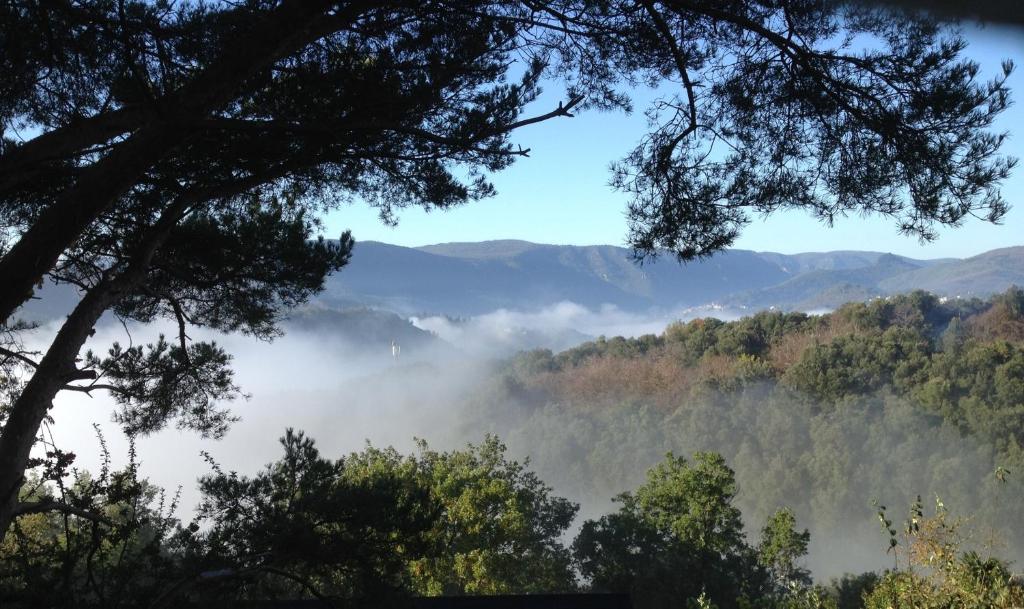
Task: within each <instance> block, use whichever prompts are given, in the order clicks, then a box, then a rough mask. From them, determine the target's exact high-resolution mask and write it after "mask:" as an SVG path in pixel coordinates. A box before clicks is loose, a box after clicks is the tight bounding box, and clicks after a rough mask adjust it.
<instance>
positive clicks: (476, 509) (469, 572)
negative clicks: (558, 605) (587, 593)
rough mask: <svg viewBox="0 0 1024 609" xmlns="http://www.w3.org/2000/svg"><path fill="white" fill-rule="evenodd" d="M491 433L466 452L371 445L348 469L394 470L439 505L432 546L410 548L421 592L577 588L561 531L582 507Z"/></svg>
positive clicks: (410, 565) (411, 567)
mask: <svg viewBox="0 0 1024 609" xmlns="http://www.w3.org/2000/svg"><path fill="white" fill-rule="evenodd" d="M505 451H506V448H505V445H504V444H502V443H501V441H500V440H498V438H496V437H494V436H488V437H487V438H486V439H485V440H484V441H483V442H482V443H481V444H478V445H472V444H471V445H469V446H468V447H466V448H465V449H463V450H456V451H452V452H444V453H441V452H436V451H433V450H430V449H429V448H428V447H427V444H426V443H425V442H423V441H420V443H419V454H418V455H416V456H409V457H405V458H402V457H401V456H400V455H399V454H398V453H397V452H395V451H394V450H393V449H391V450H383V451H382V450H375V449H367V450H365V451H363V452H362V453H359V454H355V455H352V456H351V457H350V458H349V460H348V468H349V472H350V475H355V476H360V475H363V473H362V472H375V471H388V472H399V473H400V475H402V476H404V477H406V478H408V479H410V480H415V481H416V483H417V484H419V485H422V488H423V489H424V491H425V492H427V493H428V494H429V496H430V497H431V499H432V501H433V502H434V503H435V505H436V506H437V509H438V516H437V518H436V519H435V520H433V521H432V523H431V527H430V529H429V530H428V531H427V532H426V533H425V535H424V537H425V539H426V540H427V546H426V548H425V549H424V550H423V551H421V553H419V554H412V553H410V554H409V557H408V568H409V571H410V574H411V588H412V589H413V590H414V591H416V592H418V593H419V594H423V595H429V596H434V595H440V594H444V595H459V594H513V593H515V594H526V593H541V592H553V591H571V590H573V589H575V581H574V574H573V570H572V559H571V556H570V554H569V552H568V550H567V549H566V548H565V547H564V546H563V545H562V543H561V541H560V537H561V536H562V535H563V534H564V533H565V531H566V530H567V529H568V528H569V526H570V525H571V524H572V521H573V518H575V516H576V512H577V511H578V509H579V506H578V505H576V504H574V503H572V502H570V501H568V500H566V499H563V498H561V497H555V496H552V495H551V488H550V487H549V486H547V485H546V484H544V483H543V482H542V481H541V480H540V478H538V477H537V475H536V474H534V473H533V472H531V471H529V470H528V469H527V466H528V463H519V462H517V461H512V460H509V459H508V458H507V457H506V456H505Z"/></svg>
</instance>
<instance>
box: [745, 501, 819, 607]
mask: <svg viewBox="0 0 1024 609" xmlns="http://www.w3.org/2000/svg"><path fill="white" fill-rule="evenodd" d="M810 541H811V533H810V532H809V531H808V530H807V529H804V530H803V531H797V530H796V515H795V514H793V510H791V509H789V508H783V509H780V510H778V511H776V512H775V513H774V514H772V515H771V517H770V518H769V519H768V522H767V523H765V525H764V528H762V529H761V541H760V543H759V544H758V546H757V556H758V560H760V561H761V564H762V565H763V566H765V567H766V568H767V569H768V571H769V572H770V573H771V575H772V578H773V579H774V580H775V581H776V583H777V584H778V585H779V586H780V587H781V588H782V589H783V590H785V589H788V588H790V587H791V586H792V585H793V584H802V585H808V584H810V583H811V574H810V571H808V570H807V569H806V568H804V567H802V566H801V565H800V559H801V558H803V557H804V556H806V555H807V545H808V544H809V543H810Z"/></svg>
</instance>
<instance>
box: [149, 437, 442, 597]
mask: <svg viewBox="0 0 1024 609" xmlns="http://www.w3.org/2000/svg"><path fill="white" fill-rule="evenodd" d="M281 445H282V448H283V449H284V454H283V455H282V457H281V458H280V459H279V460H277V461H275V462H273V463H270V464H268V465H267V466H266V468H264V470H263V471H261V472H259V473H257V474H256V475H255V476H253V477H247V476H240V475H238V474H236V473H234V472H224V471H223V470H221V469H220V467H218V466H217V465H216V464H214V471H213V473H211V474H210V475H208V476H205V477H204V478H202V479H201V480H200V490H201V492H202V500H201V503H200V507H199V512H198V513H199V518H198V522H196V523H195V524H194V525H193V526H191V527H190V528H188V529H186V530H184V531H183V532H182V533H183V536H182V539H181V541H180V543H181V548H182V549H181V551H182V552H183V553H184V557H183V560H182V563H183V564H184V565H186V573H185V574H184V575H185V576H186V577H185V579H183V581H182V583H180V584H178V585H171V584H172V583H173V582H171V583H167V584H165V585H166V587H167V590H168V591H167V593H166V594H167V595H168V596H167V600H168V602H170V601H173V600H175V599H180V598H190V597H191V598H198V599H203V600H219V601H223V600H224V599H235V598H243V599H255V600H260V599H266V598H280V597H283V598H289V597H290V598H296V597H301V596H309V595H314V596H318V597H320V596H327V597H332V598H346V599H350V598H375V599H379V600H386V599H388V598H394V597H396V596H398V595H402V594H404V593H405V591H406V590H407V588H408V586H409V577H408V569H407V566H406V565H407V562H408V561H409V560H410V557H411V556H417V555H419V554H420V553H422V552H423V551H424V549H425V548H426V547H427V544H426V541H425V535H426V532H427V531H429V530H430V527H431V526H432V524H433V522H434V521H435V519H436V518H437V517H438V515H439V512H438V510H437V509H436V504H435V503H434V502H433V501H432V499H431V497H430V494H429V491H428V490H427V489H426V488H424V486H423V485H422V484H420V483H419V480H418V479H417V478H416V477H415V476H409V475H408V473H409V472H408V470H407V469H404V468H391V469H388V468H376V469H374V470H372V471H371V470H367V469H366V468H363V467H362V466H361V464H359V459H358V457H353V458H352V459H328V458H325V457H323V456H322V455H321V454H320V451H319V450H318V449H317V448H316V446H315V444H314V442H313V440H312V439H310V438H308V437H306V436H305V435H304V434H303V433H302V432H294V431H292V430H290V429H289V430H288V431H287V432H286V434H285V436H284V437H283V438H281ZM352 461H355V462H356V464H355V469H356V470H358V471H356V472H353V471H350V463H352ZM211 462H212V461H211ZM204 573H206V574H207V576H206V577H203V574H204ZM209 574H222V575H224V577H220V578H212V577H210V576H209ZM240 582H241V585H240Z"/></svg>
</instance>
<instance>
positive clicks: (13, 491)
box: [0, 197, 194, 543]
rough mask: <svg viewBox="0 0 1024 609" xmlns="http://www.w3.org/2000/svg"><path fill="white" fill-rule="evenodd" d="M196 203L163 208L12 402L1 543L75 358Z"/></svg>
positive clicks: (2, 471)
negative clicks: (48, 416)
mask: <svg viewBox="0 0 1024 609" xmlns="http://www.w3.org/2000/svg"><path fill="white" fill-rule="evenodd" d="M192 202H194V199H192V198H185V197H182V198H181V199H178V200H177V201H175V202H174V203H173V204H171V205H170V206H169V207H168V208H167V209H166V210H164V213H163V214H161V216H160V219H159V220H157V221H156V223H155V224H154V225H153V226H152V227H151V229H150V230H149V231H148V233H149V234H148V235H146V237H145V238H143V240H142V242H141V244H140V245H139V248H138V250H137V251H136V252H135V253H134V254H133V256H132V258H131V259H130V261H129V263H128V265H127V267H126V268H125V270H124V271H123V272H122V273H120V274H119V275H117V276H115V277H113V278H111V279H108V280H104V281H101V282H100V283H99V284H97V285H96V286H95V287H93V288H92V289H91V290H89V292H88V293H86V295H85V297H84V298H82V300H81V301H80V302H79V303H78V305H77V306H76V307H75V309H74V310H73V311H72V312H71V315H69V316H68V319H67V321H65V322H64V325H63V326H61V329H60V331H59V332H58V333H57V337H56V338H55V339H54V340H53V342H52V343H51V344H50V348H49V349H47V351H46V355H44V356H43V359H42V360H40V362H39V366H38V367H37V368H36V369H35V372H34V373H33V374H32V378H31V379H30V380H29V382H28V383H27V384H26V385H25V389H24V390H23V391H22V392H21V394H20V395H19V396H18V399H17V400H15V401H14V404H13V405H12V406H11V411H10V415H9V416H8V418H7V422H6V423H5V424H4V427H3V431H2V432H0V543H2V542H3V539H4V536H6V534H7V530H8V529H9V528H10V526H11V521H12V520H13V519H14V516H15V515H16V513H17V509H18V494H19V491H20V490H21V486H22V484H23V483H24V480H25V467H26V465H28V459H29V454H30V453H31V451H32V446H33V445H34V444H35V439H36V435H37V434H38V433H39V426H40V425H42V422H43V419H44V418H45V417H46V413H47V412H48V411H49V409H50V407H51V406H53V399H54V398H55V397H56V396H57V393H58V392H60V390H61V389H62V388H63V387H64V386H65V385H66V384H67V383H68V382H69V381H70V380H73V379H75V378H76V375H75V373H76V371H77V368H76V366H75V361H76V358H77V357H78V353H79V351H81V349H82V346H83V345H84V344H85V341H86V340H88V338H89V336H90V335H91V334H92V329H93V326H95V325H96V322H97V321H99V319H100V317H101V316H102V315H103V313H104V311H106V310H107V309H109V308H110V307H111V306H112V305H114V304H115V303H116V302H117V301H118V300H119V299H120V298H121V297H122V296H123V295H124V294H125V293H126V292H127V291H128V290H130V289H131V288H133V287H134V286H136V285H138V284H139V283H140V282H141V281H142V280H143V279H145V277H146V272H147V271H148V269H149V265H150V263H151V262H152V260H153V255H154V254H155V253H156V251H157V250H158V249H159V248H160V246H161V245H163V243H164V241H166V240H167V237H168V235H169V234H170V232H171V230H172V229H173V228H174V226H175V225H176V224H177V223H178V221H179V220H180V219H181V217H182V215H183V214H184V212H185V210H186V209H188V207H189V204H190V203H192Z"/></svg>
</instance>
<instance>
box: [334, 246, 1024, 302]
mask: <svg viewBox="0 0 1024 609" xmlns="http://www.w3.org/2000/svg"><path fill="white" fill-rule="evenodd" d="M1014 284H1017V285H1024V246H1017V247H1010V248H1001V249H999V250H993V251H991V252H985V253H982V254H979V255H977V256H972V257H970V258H965V259H949V258H940V259H930V260H929V259H915V258H909V257H906V256H899V255H895V254H891V253H886V252H875V251H857V250H839V251H832V252H802V253H798V254H781V253H777V252H757V251H752V250H743V249H730V250H726V251H724V252H722V253H719V254H716V255H715V256H712V257H711V258H709V259H706V260H703V261H700V262H690V263H686V264H679V263H677V262H676V261H675V260H674V259H673V258H671V257H670V256H667V255H666V256H659V257H658V258H657V259H655V260H653V261H646V262H645V263H643V264H637V263H636V262H635V261H634V260H633V257H632V251H631V250H629V249H627V248H623V247H618V246H612V245H592V246H586V245H553V244H543V243H533V242H529V241H522V240H513V239H507V240H496V241H480V242H451V243H438V244H433V245H425V246H419V247H403V246H396V245H390V244H386V243H382V242H378V241H365V242H360V243H357V245H356V249H355V251H354V253H353V260H352V262H351V263H350V265H349V266H348V267H346V268H345V269H344V270H343V271H342V272H341V273H339V274H337V275H336V276H333V277H331V278H329V279H328V282H327V289H326V291H325V293H324V295H323V296H321V298H322V299H324V300H325V301H327V302H334V303H341V302H359V303H361V304H364V305H371V306H381V307H385V308H389V309H391V310H396V311H399V312H402V313H405V314H423V313H443V314H450V315H477V314H481V313H486V312H489V311H493V310H497V309H538V308H542V307H544V306H546V305H550V304H554V303H557V302H563V301H571V302H575V303H578V304H581V305H584V306H587V307H591V308H597V307H600V306H603V305H614V306H616V307H619V308H621V309H624V310H627V311H644V310H651V309H673V308H680V307H683V308H687V307H698V306H703V305H710V304H716V305H723V306H728V307H735V308H739V309H760V308H770V307H776V308H783V309H801V310H809V309H821V308H830V307H834V306H837V305H839V304H842V303H841V302H839V300H840V299H841V298H848V299H866V298H870V297H874V296H884V295H887V294H893V293H897V292H905V291H908V290H911V289H918V288H919V289H927V290H929V291H932V292H934V293H936V294H939V295H941V296H950V297H956V296H986V295H988V294H992V293H995V292H1000V291H1003V290H1005V289H1006V288H1008V287H1009V286H1010V285H1014Z"/></svg>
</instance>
